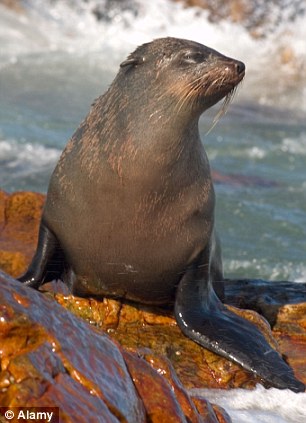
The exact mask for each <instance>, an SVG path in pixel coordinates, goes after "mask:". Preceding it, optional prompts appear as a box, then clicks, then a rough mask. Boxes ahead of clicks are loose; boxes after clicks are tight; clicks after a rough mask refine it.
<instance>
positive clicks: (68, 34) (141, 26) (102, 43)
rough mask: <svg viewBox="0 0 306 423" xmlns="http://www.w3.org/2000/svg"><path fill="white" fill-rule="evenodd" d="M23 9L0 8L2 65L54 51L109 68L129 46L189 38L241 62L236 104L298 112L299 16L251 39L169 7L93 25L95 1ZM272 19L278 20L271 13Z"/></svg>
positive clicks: (303, 62)
mask: <svg viewBox="0 0 306 423" xmlns="http://www.w3.org/2000/svg"><path fill="white" fill-rule="evenodd" d="M26 4H27V5H28V8H27V14H16V13H13V12H9V11H7V10H6V9H5V8H4V7H3V6H0V8H1V9H0V10H1V13H0V45H1V46H2V49H1V53H0V56H1V59H2V60H1V62H2V66H3V65H7V64H9V63H11V62H14V61H16V60H18V58H19V57H20V56H21V55H25V54H31V55H32V54H33V53H38V52H41V53H45V52H46V51H54V50H61V51H67V52H68V53H71V54H74V55H75V54H77V55H80V54H86V55H88V53H91V54H94V55H95V57H96V59H97V60H100V61H102V62H103V63H105V64H106V65H109V64H110V63H111V64H112V66H115V67H117V65H118V62H119V61H120V60H121V59H122V57H124V56H125V55H127V54H128V53H129V52H130V51H132V50H133V49H134V48H135V47H136V46H137V45H139V44H142V43H143V42H146V41H150V40H151V39H153V38H157V37H162V36H176V37H182V38H189V39H194V40H196V41H199V42H201V43H203V44H206V45H209V46H210V47H213V48H215V49H217V50H220V51H221V52H223V53H225V54H227V55H229V56H233V57H237V58H239V59H241V60H243V61H244V62H245V63H246V64H247V77H246V81H245V85H244V90H243V92H242V93H241V95H242V96H243V97H248V98H250V97H251V98H252V99H254V98H255V99H257V100H258V101H260V102H261V103H262V104H268V105H271V104H272V105H273V104H277V105H286V106H289V107H299V108H301V107H304V109H305V110H306V95H305V92H306V88H305V86H306V84H305V82H306V79H305V67H306V49H305V39H306V24H305V23H306V16H302V15H301V16H300V17H299V18H296V20H295V21H294V25H292V21H291V20H290V19H289V18H286V13H285V12H284V13H283V21H282V22H281V23H280V24H279V25H278V26H276V28H275V29H274V31H271V32H268V31H267V32H266V34H265V37H264V38H260V39H255V38H253V37H251V36H250V34H249V32H248V31H247V30H246V29H245V28H244V27H243V26H242V25H240V24H236V23H232V22H230V21H221V22H219V23H212V22H211V21H209V19H208V14H207V13H206V11H203V10H202V9H198V8H184V7H183V5H182V4H181V3H179V2H178V3H174V2H172V1H170V0H155V1H154V2H143V1H140V0H134V2H133V6H132V8H131V9H126V10H123V11H120V12H118V13H116V11H114V12H113V14H111V15H110V18H111V21H107V19H104V20H103V19H102V20H97V19H96V17H95V16H94V14H93V10H94V9H95V8H96V7H98V6H99V5H100V6H101V5H103V4H104V5H105V2H102V1H101V0H100V1H98V0H88V1H87V2H84V1H80V0H79V1H74V2H71V1H68V0H66V1H64V0H63V1H58V2H48V1H46V0H29V1H28V2H27V3H26ZM104 7H105V6H104ZM275 7H276V6H275ZM287 8H288V10H289V9H290V8H289V6H287ZM286 10H287V9H286ZM272 12H273V7H272V6H271V13H272ZM277 12H278V14H277V13H275V15H277V16H279V9H278V10H277ZM287 14H288V15H290V13H289V11H288V13H287ZM271 16H273V13H272V14H271ZM272 20H273V19H272ZM3 46H4V47H3ZM285 52H287V53H286V54H285ZM286 57H287V59H286ZM288 58H289V59H288Z"/></svg>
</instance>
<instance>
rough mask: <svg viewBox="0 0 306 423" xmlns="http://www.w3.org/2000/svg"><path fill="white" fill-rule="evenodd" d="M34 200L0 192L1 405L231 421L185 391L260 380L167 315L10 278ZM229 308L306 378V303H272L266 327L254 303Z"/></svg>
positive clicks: (35, 215)
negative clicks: (271, 324) (274, 306)
mask: <svg viewBox="0 0 306 423" xmlns="http://www.w3.org/2000/svg"><path fill="white" fill-rule="evenodd" d="M43 203H44V195H42V194H37V193H32V192H19V193H13V194H7V193H5V192H3V191H0V269H2V272H1V273H0V309H1V316H0V338H1V350H2V352H1V371H0V404H1V405H2V406H14V405H15V406H16V405H20V404H22V405H23V406H33V407H35V406H40V407H41V406H53V407H54V406H55V407H59V410H60V415H61V420H62V421H67V422H69V421H71V422H75V421H85V420H86V421H91V419H94V417H96V416H98V415H99V416H101V420H99V421H103V422H104V421H110V422H113V421H114V422H117V421H121V422H136V421H137V422H142V421H143V422H145V421H150V422H159V423H161V422H171V421H173V422H179V421H181V422H185V421H186V422H230V421H231V420H230V417H229V416H228V415H227V413H226V412H225V411H224V410H222V409H220V408H219V407H218V406H215V405H212V404H210V403H209V402H208V401H206V400H204V399H203V398H199V397H194V396H192V395H191V394H190V391H189V390H190V389H191V388H198V387H203V388H204V387H206V388H223V389H229V388H234V387H243V388H246V389H252V388H253V387H254V386H255V384H256V383H258V382H259V381H258V380H256V379H255V378H254V376H253V375H251V374H249V373H247V372H245V371H244V370H242V369H241V368H240V367H238V366H236V365H235V364H233V363H231V362H229V361H228V360H226V359H224V358H221V357H219V356H217V355H215V354H213V353H211V352H209V351H207V350H205V349H204V348H202V347H200V346H198V345H197V344H195V343H194V342H192V341H191V340H189V339H187V338H186V337H185V336H184V335H183V334H182V333H181V331H180V330H179V329H178V328H177V326H176V323H175V320H174V319H173V317H172V316H171V314H170V313H167V312H165V311H164V310H159V309H156V308H154V309H150V308H148V307H139V306H136V305H132V304H122V303H120V302H119V301H115V300H109V299H104V300H103V301H98V300H96V299H84V298H77V297H74V296H72V295H69V293H68V292H66V291H65V290H66V288H65V286H63V285H62V284H61V282H59V281H58V282H53V283H51V284H47V285H44V286H43V290H44V292H41V293H40V292H36V291H34V290H32V289H30V288H27V287H24V286H22V285H21V284H20V283H19V282H17V281H16V280H14V279H13V277H17V276H18V275H20V274H21V273H22V272H23V271H24V270H25V269H26V267H27V265H28V263H29V261H30V259H31V256H32V254H33V253H34V250H35V246H36V239H37V233H38V227H39V220H40V215H41V211H42V207H43ZM9 275H10V276H9ZM237 312H239V313H240V314H242V315H243V316H244V317H245V318H248V319H250V320H252V321H253V322H255V324H257V325H258V327H260V328H261V330H262V331H263V332H264V333H265V334H266V336H267V338H268V339H269V340H270V342H274V341H273V340H272V335H273V337H274V339H276V340H277V342H278V346H279V349H280V351H281V353H282V354H284V355H285V356H286V357H287V360H288V362H289V363H290V365H291V366H292V367H293V369H294V371H295V374H296V376H297V377H298V378H299V379H300V380H302V381H303V382H304V383H306V359H305V357H306V354H305V352H306V318H305V312H306V303H298V304H291V305H285V306H282V307H279V308H278V309H277V315H276V317H275V324H274V327H273V330H272V332H271V331H270V329H269V327H268V325H267V324H266V323H264V322H263V320H262V319H261V317H260V316H259V315H257V313H255V312H254V311H247V310H239V311H237ZM80 416H82V418H84V419H85V420H78V419H80ZM95 421H97V420H95Z"/></svg>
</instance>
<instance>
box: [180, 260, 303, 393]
mask: <svg viewBox="0 0 306 423" xmlns="http://www.w3.org/2000/svg"><path fill="white" fill-rule="evenodd" d="M208 267H209V266H208V265H207V266H206V268H208ZM203 271H204V272H205V271H206V270H205V266H203V265H201V266H200V267H197V268H196V267H195V268H194V269H190V270H188V271H187V272H186V274H185V275H184V277H183V278H182V280H181V281H180V283H179V286H178V288H177V294H176V299H175V316H176V320H177V322H178V325H179V326H180V328H181V330H182V331H183V332H184V333H185V335H187V336H188V337H189V338H191V339H193V340H194V341H195V342H197V343H199V344H200V345H202V346H203V347H205V348H207V349H209V350H210V351H213V352H215V353H217V354H219V355H221V356H224V357H226V358H228V359H229V360H231V361H233V362H236V363H238V364H240V365H241V366H242V367H243V368H245V369H246V370H248V371H251V372H252V373H254V374H255V375H256V376H259V377H260V378H261V379H262V380H264V381H266V382H268V384H269V385H271V386H273V387H276V388H280V389H287V388H288V389H291V390H292V391H294V392H303V391H305V385H304V384H303V383H301V382H300V381H298V380H297V379H296V378H295V376H294V374H293V371H292V369H291V368H290V367H289V366H288V365H287V364H286V363H285V361H284V360H283V359H282V357H281V355H280V354H279V353H278V352H277V351H275V350H274V349H273V348H272V347H271V346H270V345H269V344H268V342H267V341H266V339H265V337H264V336H263V334H262V333H261V332H260V331H259V329H257V327H256V326H255V325H253V324H252V323H251V322H249V321H247V320H245V319H243V318H241V317H239V316H237V315H235V314H234V313H232V312H231V311H230V310H228V309H227V308H226V307H225V306H224V305H223V304H222V303H221V301H220V300H219V299H218V297H217V296H216V294H215V292H214V290H213V288H212V284H211V282H210V281H207V279H205V275H203ZM203 276H204V278H203Z"/></svg>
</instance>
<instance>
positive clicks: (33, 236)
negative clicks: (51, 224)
mask: <svg viewBox="0 0 306 423" xmlns="http://www.w3.org/2000/svg"><path fill="white" fill-rule="evenodd" d="M44 200H45V196H44V195H42V194H37V193H34V192H16V193H13V194H10V195H9V194H6V193H5V192H3V191H0V268H1V269H3V270H4V271H5V272H7V273H8V274H10V275H11V276H14V277H16V276H19V275H20V274H22V273H23V272H24V271H25V270H26V268H27V265H28V264H29V262H30V260H31V258H32V256H33V254H34V252H35V248H36V243H37V236H38V229H39V222H40V217H41V212H42V208H43V204H44Z"/></svg>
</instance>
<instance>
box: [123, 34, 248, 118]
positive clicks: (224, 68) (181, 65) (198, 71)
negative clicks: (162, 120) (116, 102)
mask: <svg viewBox="0 0 306 423" xmlns="http://www.w3.org/2000/svg"><path fill="white" fill-rule="evenodd" d="M244 73H245V66H244V64H243V63H242V62H240V61H237V60H234V59H231V58H229V57H226V56H224V55H222V54H220V53H218V52H217V51H215V50H213V49H210V48H208V47H206V46H204V45H202V44H199V43H196V42H194V41H188V40H183V39H177V38H171V37H168V38H160V39H157V40H154V41H153V42H151V43H147V44H143V45H142V46H140V47H138V48H137V49H136V50H135V51H134V52H133V53H132V54H131V55H130V56H129V57H128V58H127V60H125V61H124V62H123V63H121V71H120V72H119V74H118V82H119V83H120V82H122V88H123V91H124V86H125V87H129V88H130V84H132V85H134V86H135V80H137V92H135V95H137V96H138V98H139V97H143V96H144V95H145V93H146V92H147V93H150V98H149V99H148V98H146V99H144V103H145V102H148V101H149V103H150V105H151V106H152V103H153V102H154V104H155V105H156V108H157V109H158V108H160V107H159V106H160V104H162V105H163V110H166V109H168V108H169V107H171V106H172V107H173V106H176V107H175V110H174V111H175V112H176V114H178V115H182V114H183V115H184V114H186V113H187V114H188V116H189V117H190V113H191V114H196V115H198V116H199V115H200V114H201V113H203V112H204V111H205V110H206V109H208V108H209V107H211V106H212V105H214V104H215V103H217V102H218V101H219V100H221V99H222V98H224V97H225V103H226V104H227V103H228V102H229V100H230V98H231V97H232V94H233V92H234V90H235V88H236V86H237V85H238V84H239V82H240V81H241V80H242V79H243V77H244ZM120 85H121V84H120ZM143 105H144V104H143ZM172 107H171V109H172ZM172 110H173V109H172Z"/></svg>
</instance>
